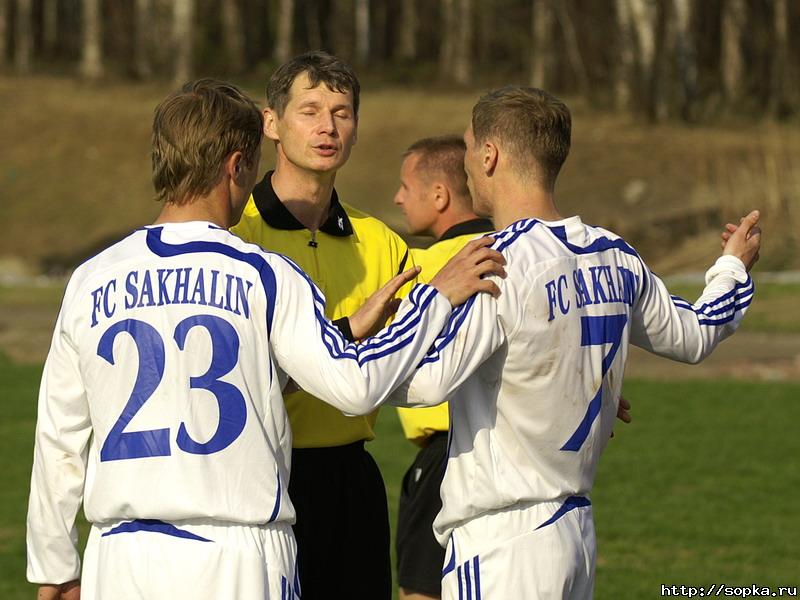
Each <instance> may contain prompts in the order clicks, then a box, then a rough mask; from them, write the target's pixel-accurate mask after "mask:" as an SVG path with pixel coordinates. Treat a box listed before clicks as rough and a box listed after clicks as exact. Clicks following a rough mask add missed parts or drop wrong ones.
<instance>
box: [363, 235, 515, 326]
mask: <svg viewBox="0 0 800 600" xmlns="http://www.w3.org/2000/svg"><path fill="white" fill-rule="evenodd" d="M493 242H494V239H493V238H479V239H477V240H473V241H472V242H470V243H469V244H467V245H466V246H465V247H464V248H463V249H462V250H461V251H460V252H459V253H458V254H456V255H455V256H454V257H453V258H452V259H451V260H450V261H449V262H448V263H447V265H446V266H445V267H444V268H443V269H442V270H441V271H440V272H439V273H438V274H437V275H436V276H435V277H434V278H433V279H432V281H431V282H430V285H431V286H433V287H435V288H436V289H437V290H439V292H440V293H441V294H443V295H444V296H445V297H446V298H447V299H448V300H450V303H451V304H452V305H453V306H456V305H459V304H463V303H464V302H465V301H466V300H467V298H469V296H471V295H472V294H474V293H476V291H478V292H487V293H489V294H492V295H493V296H497V295H498V294H499V293H500V290H499V289H498V287H497V285H496V284H494V283H493V282H492V281H491V280H488V279H484V280H481V279H480V278H481V277H483V276H484V275H489V274H494V275H499V276H501V277H503V276H505V273H504V271H503V265H504V264H505V259H504V258H503V255H502V254H500V253H499V252H497V251H496V250H493V249H491V248H489V246H491V244H492V243H493ZM420 271H421V268H420V267H412V268H410V269H407V270H406V271H404V272H403V273H400V274H399V275H397V276H395V277H393V278H392V279H390V280H389V281H388V282H387V283H386V285H384V286H383V287H382V288H381V289H379V290H378V291H377V292H375V293H374V294H372V295H371V296H370V297H369V298H367V301H366V302H365V303H364V304H363V306H361V308H359V309H358V310H357V311H356V312H355V313H354V314H353V315H352V316H351V317H350V318H349V325H350V331H351V333H352V335H353V338H354V339H356V340H360V339H363V338H365V337H368V336H370V335H375V334H376V333H378V331H380V329H381V328H382V327H383V326H384V324H385V323H386V321H387V320H388V319H389V317H391V316H392V315H394V314H395V313H396V312H397V309H398V308H399V307H400V302H401V300H400V298H396V297H395V295H396V294H397V292H399V291H400V289H401V288H402V287H403V286H404V285H406V284H407V283H409V282H411V281H413V280H414V279H415V278H416V277H417V275H418V274H419V273H420ZM476 286H477V288H476Z"/></svg>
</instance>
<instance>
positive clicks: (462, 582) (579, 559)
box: [442, 496, 595, 600]
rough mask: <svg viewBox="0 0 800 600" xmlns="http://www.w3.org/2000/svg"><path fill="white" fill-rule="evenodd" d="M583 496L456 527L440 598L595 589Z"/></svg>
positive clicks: (587, 594) (584, 594) (522, 598)
mask: <svg viewBox="0 0 800 600" xmlns="http://www.w3.org/2000/svg"><path fill="white" fill-rule="evenodd" d="M594 567H595V534H594V523H593V521H592V507H591V503H590V502H589V500H588V499H586V498H583V497H580V496H571V497H570V498H566V499H564V500H563V501H559V502H542V503H537V504H533V505H525V506H516V507H512V508H509V509H505V510H502V511H499V512H495V513H490V514H486V515H482V516H480V517H478V518H476V519H473V520H471V521H469V522H468V523H466V524H464V525H461V526H459V527H456V528H455V529H454V530H453V532H452V534H451V536H450V541H449V543H448V545H447V552H446V555H445V567H444V570H443V571H442V599H443V600H495V599H498V598H502V599H503V600H514V599H519V600H555V599H559V598H561V599H564V600H566V599H574V600H586V599H587V598H591V597H592V593H593V589H594Z"/></svg>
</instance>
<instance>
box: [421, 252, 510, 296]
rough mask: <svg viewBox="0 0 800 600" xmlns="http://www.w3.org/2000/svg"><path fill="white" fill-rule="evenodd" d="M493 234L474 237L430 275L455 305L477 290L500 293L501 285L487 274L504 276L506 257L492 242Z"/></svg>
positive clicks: (494, 293) (438, 287)
mask: <svg viewBox="0 0 800 600" xmlns="http://www.w3.org/2000/svg"><path fill="white" fill-rule="evenodd" d="M494 241H495V240H494V238H493V237H482V238H478V239H475V240H472V241H471V242H470V243H468V244H467V245H466V246H464V247H463V248H462V249H461V251H460V252H459V253H458V254H456V255H455V256H454V257H453V258H451V259H450V260H449V261H448V263H447V264H446V265H445V266H444V267H443V268H442V269H441V270H440V271H439V272H438V273H437V274H436V276H435V277H434V278H433V279H431V283H430V284H431V285H432V286H433V287H435V288H436V289H437V290H439V293H440V294H442V295H443V296H444V297H445V298H447V299H448V300H449V301H450V304H452V305H453V306H458V305H459V304H463V303H464V302H466V301H467V299H469V298H470V297H471V296H472V295H473V294H475V293H477V292H486V293H488V294H491V295H492V296H494V297H495V298H497V297H498V296H499V295H500V288H499V287H497V284H496V283H494V282H493V281H492V280H490V279H484V278H483V277H484V275H497V276H498V277H502V278H505V276H506V272H505V269H504V268H503V265H505V264H506V259H505V258H504V257H503V255H502V254H501V253H500V252H498V251H497V250H493V249H492V248H490V246H491V245H492V244H493V243H494Z"/></svg>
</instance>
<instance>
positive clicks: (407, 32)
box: [398, 0, 417, 61]
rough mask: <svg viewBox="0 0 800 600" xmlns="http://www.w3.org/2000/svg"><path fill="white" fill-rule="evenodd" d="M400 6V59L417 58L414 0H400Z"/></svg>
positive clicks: (409, 59) (415, 8)
mask: <svg viewBox="0 0 800 600" xmlns="http://www.w3.org/2000/svg"><path fill="white" fill-rule="evenodd" d="M402 2H403V3H402V5H401V7H400V10H401V12H400V47H399V52H398V54H399V56H400V58H401V59H402V60H407V61H411V60H414V59H415V58H417V7H416V4H415V3H414V0H402Z"/></svg>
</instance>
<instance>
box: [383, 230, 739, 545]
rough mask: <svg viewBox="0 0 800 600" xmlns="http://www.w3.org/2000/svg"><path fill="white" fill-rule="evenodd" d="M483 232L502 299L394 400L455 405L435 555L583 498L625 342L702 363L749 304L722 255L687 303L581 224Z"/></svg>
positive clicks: (464, 313)
mask: <svg viewBox="0 0 800 600" xmlns="http://www.w3.org/2000/svg"><path fill="white" fill-rule="evenodd" d="M493 235H495V237H496V238H497V241H496V243H495V244H494V247H495V248H497V249H499V250H501V251H502V252H503V254H504V256H505V257H506V259H507V261H508V264H507V265H506V271H507V274H508V277H507V278H506V279H502V280H501V279H496V282H497V284H498V285H499V286H500V289H501V291H502V294H501V295H500V297H499V299H494V298H492V297H490V296H488V295H485V294H483V295H480V296H475V297H474V298H472V299H471V300H470V301H469V302H468V303H467V304H464V305H463V306H461V307H459V308H458V309H456V310H455V311H453V314H452V316H451V318H450V321H449V323H448V325H447V326H446V328H445V329H444V331H443V332H442V335H441V337H440V338H439V339H437V341H436V342H435V343H434V346H433V348H432V349H431V351H430V352H429V353H428V355H427V356H426V358H425V359H424V360H423V362H422V364H421V365H420V368H419V369H418V370H417V372H416V373H415V375H414V377H413V379H412V380H411V381H410V382H408V383H407V384H406V385H405V386H404V387H403V388H401V390H399V392H398V393H397V395H396V397H395V399H394V403H400V404H403V403H405V404H409V405H426V404H433V403H436V402H441V401H444V400H446V399H448V398H450V400H451V408H450V420H451V426H450V431H451V434H450V436H451V437H450V444H449V454H448V456H449V459H448V463H447V471H446V473H445V477H444V482H443V484H442V500H443V509H442V511H441V513H440V514H439V516H438V518H437V520H436V522H435V524H434V529H435V531H436V534H437V537H438V539H439V541H440V542H441V543H442V544H443V545H444V544H445V543H446V542H447V539H448V538H449V534H450V531H451V530H452V529H453V528H454V527H457V526H458V525H459V524H461V523H465V522H467V521H469V520H470V519H472V518H474V517H476V516H478V515H481V514H484V513H487V512H489V511H493V510H497V509H502V508H505V507H509V506H513V505H515V504H518V503H528V502H542V501H552V500H556V499H562V498H564V497H569V496H575V495H587V494H588V493H589V491H590V489H591V487H592V483H593V481H594V477H595V473H596V470H597V463H598V459H599V458H600V454H601V453H602V451H603V449H604V448H605V446H606V443H607V442H608V440H609V437H610V435H611V430H612V427H613V424H614V419H615V417H616V413H617V405H618V400H619V394H620V390H621V388H622V377H623V372H624V369H625V361H626V357H627V354H628V343H629V342H630V343H633V344H635V345H637V346H640V347H642V348H645V349H646V350H649V351H651V352H654V353H656V354H660V355H662V356H666V357H669V358H672V359H675V360H680V361H685V362H697V361H700V360H702V359H703V358H704V357H705V356H706V355H708V354H709V353H710V352H711V351H712V350H713V349H714V347H715V346H716V345H717V343H719V341H720V340H722V339H723V338H724V337H726V336H728V335H730V334H731V333H733V331H734V330H735V329H736V327H737V326H738V324H739V321H740V320H741V318H742V316H743V315H744V312H745V311H746V309H747V306H748V305H749V304H750V301H751V299H752V296H753V283H752V281H751V279H750V278H749V277H748V275H747V273H746V271H745V269H744V266H743V264H742V262H741V261H740V260H739V259H737V258H734V257H730V256H724V257H721V258H720V259H719V260H718V261H717V262H716V264H715V265H714V266H713V267H712V268H711V269H710V270H709V271H708V273H707V274H706V283H707V287H706V288H705V290H704V291H703V294H702V295H701V296H700V298H699V299H698V300H697V302H695V303H694V304H691V303H689V302H686V301H685V300H682V299H680V298H677V297H671V296H670V294H669V293H668V292H667V290H666V288H665V286H664V284H663V283H662V281H661V280H660V279H659V278H658V277H657V276H656V275H654V274H653V273H652V272H651V271H650V270H649V269H648V268H647V266H646V265H645V264H644V262H643V261H642V259H641V258H640V257H639V255H638V254H637V253H636V252H635V251H634V250H633V248H631V247H630V246H629V245H628V244H627V243H625V241H624V240H623V239H622V238H620V237H619V236H617V235H615V234H613V233H611V232H609V231H606V230H604V229H600V228H598V227H591V226H587V225H584V224H583V223H582V222H581V220H580V218H578V217H571V218H569V219H565V220H563V221H558V222H542V221H537V220H534V219H529V220H523V221H519V222H517V223H514V224H513V225H511V226H510V227H508V228H507V229H505V230H504V231H502V232H500V233H498V234H493ZM454 392H455V393H454ZM451 396H452V398H451Z"/></svg>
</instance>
